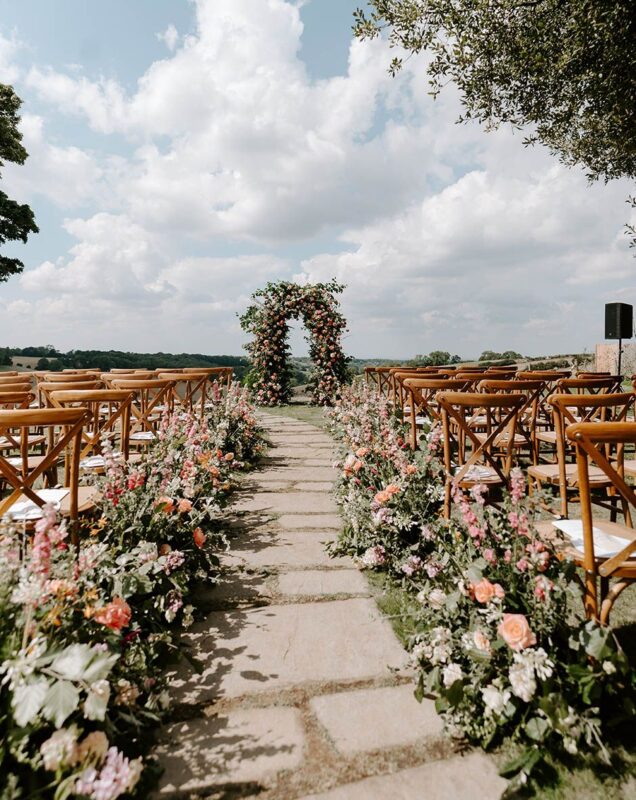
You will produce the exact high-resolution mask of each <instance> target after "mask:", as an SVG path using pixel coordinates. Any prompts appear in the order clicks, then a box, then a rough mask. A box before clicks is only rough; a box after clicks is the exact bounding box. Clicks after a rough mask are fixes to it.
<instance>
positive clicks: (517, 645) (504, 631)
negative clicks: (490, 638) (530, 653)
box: [497, 614, 537, 650]
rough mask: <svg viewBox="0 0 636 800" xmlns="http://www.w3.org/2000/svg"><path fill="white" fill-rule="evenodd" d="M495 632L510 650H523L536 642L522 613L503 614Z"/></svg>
mask: <svg viewBox="0 0 636 800" xmlns="http://www.w3.org/2000/svg"><path fill="white" fill-rule="evenodd" d="M497 632H498V633H499V635H500V636H501V638H502V639H503V640H504V642H505V643H506V644H507V645H508V647H510V649H511V650H525V648H526V647H533V646H534V645H535V644H536V643H537V637H536V636H535V635H534V633H533V632H532V631H531V630H530V626H529V625H528V620H527V619H526V618H525V616H524V615H523V614H504V615H503V620H502V621H501V624H500V625H499V627H498V628H497Z"/></svg>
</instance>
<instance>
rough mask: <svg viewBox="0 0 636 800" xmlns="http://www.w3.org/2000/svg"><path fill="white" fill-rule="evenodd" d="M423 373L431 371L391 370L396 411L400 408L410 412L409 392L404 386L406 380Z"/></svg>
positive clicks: (401, 411)
mask: <svg viewBox="0 0 636 800" xmlns="http://www.w3.org/2000/svg"><path fill="white" fill-rule="evenodd" d="M423 374H431V373H422V372H420V371H419V370H417V369H395V370H391V377H390V381H391V397H392V400H393V407H394V409H395V410H396V411H397V410H399V411H400V413H402V414H403V415H404V414H409V413H410V411H409V409H410V407H409V406H408V405H407V402H408V399H407V392H406V390H405V388H404V381H405V380H407V379H408V378H417V377H418V376H420V375H423ZM444 377H445V376H444Z"/></svg>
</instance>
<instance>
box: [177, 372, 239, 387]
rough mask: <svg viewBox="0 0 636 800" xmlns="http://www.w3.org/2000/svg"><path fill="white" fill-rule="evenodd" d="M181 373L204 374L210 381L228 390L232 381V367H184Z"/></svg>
mask: <svg viewBox="0 0 636 800" xmlns="http://www.w3.org/2000/svg"><path fill="white" fill-rule="evenodd" d="M182 372H183V374H184V375H190V374H194V373H198V374H200V375H203V374H204V373H205V374H206V375H207V376H208V378H209V379H210V381H213V380H216V381H217V382H218V384H219V386H225V387H226V388H228V389H229V388H230V386H231V385H232V380H233V379H234V368H233V367H184V368H183V370H182Z"/></svg>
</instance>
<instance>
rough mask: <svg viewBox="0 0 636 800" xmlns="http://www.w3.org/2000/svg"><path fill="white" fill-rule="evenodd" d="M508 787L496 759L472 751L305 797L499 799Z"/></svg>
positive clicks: (333, 799) (347, 799)
mask: <svg viewBox="0 0 636 800" xmlns="http://www.w3.org/2000/svg"><path fill="white" fill-rule="evenodd" d="M382 722H384V720H383V721H382ZM505 788H506V781H505V780H504V779H503V778H500V777H499V775H498V774H497V770H496V768H495V765H494V763H493V762H492V760H491V759H489V758H488V757H487V756H486V755H484V754H483V753H470V754H469V755H467V756H455V757H454V758H449V759H446V760H445V761H432V762H429V763H428V764H422V766H420V767H413V768H412V769H405V770H403V771H402V772H395V773H393V774H392V775H380V776H377V777H374V778H366V779H365V780H363V781H358V782H357V783H350V784H347V785H346V786H339V787H338V788H337V789H332V790H331V791H329V792H324V793H322V794H312V795H308V796H306V797H304V798H301V800H498V799H499V798H500V797H501V795H502V793H503V792H504V790H505Z"/></svg>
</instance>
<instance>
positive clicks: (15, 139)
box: [0, 84, 39, 282]
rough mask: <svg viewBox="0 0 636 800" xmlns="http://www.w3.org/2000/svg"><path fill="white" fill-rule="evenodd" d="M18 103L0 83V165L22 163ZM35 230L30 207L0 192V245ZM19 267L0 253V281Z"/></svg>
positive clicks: (36, 230) (7, 87)
mask: <svg viewBox="0 0 636 800" xmlns="http://www.w3.org/2000/svg"><path fill="white" fill-rule="evenodd" d="M21 103H22V101H21V100H20V98H19V97H18V96H17V95H16V93H15V92H14V91H13V89H12V88H11V86H6V85H5V84H0V167H3V166H4V164H5V163H6V162H7V161H10V162H12V163H14V164H24V162H25V161H26V159H27V156H28V154H27V151H26V150H25V149H24V147H23V145H22V134H21V133H20V131H19V130H18V124H19V122H20V117H19V115H18V111H19V110H20V105H21ZM38 230H39V229H38V226H37V225H36V224H35V216H34V214H33V211H32V210H31V208H30V207H29V206H28V205H26V204H21V203H17V202H16V201H15V200H11V198H10V197H8V196H7V195H6V194H5V193H4V192H2V191H0V245H3V244H5V242H13V241H22V242H26V241H27V238H28V236H29V234H30V233H37V232H38ZM23 268H24V264H23V263H22V262H21V261H20V260H19V259H17V258H8V257H7V256H3V255H0V282H1V281H6V280H7V279H8V278H9V277H10V276H11V275H16V274H17V273H19V272H22V270H23Z"/></svg>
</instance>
